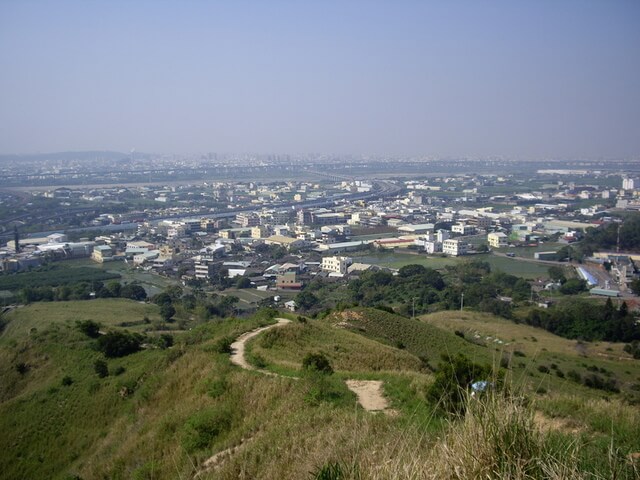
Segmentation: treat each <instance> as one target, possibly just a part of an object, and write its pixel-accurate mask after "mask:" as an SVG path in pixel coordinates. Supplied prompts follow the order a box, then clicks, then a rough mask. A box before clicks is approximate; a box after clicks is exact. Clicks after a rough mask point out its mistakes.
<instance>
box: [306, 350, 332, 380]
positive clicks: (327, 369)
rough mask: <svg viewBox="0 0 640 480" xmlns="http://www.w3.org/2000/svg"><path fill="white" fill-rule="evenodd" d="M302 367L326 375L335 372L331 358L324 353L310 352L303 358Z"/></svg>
mask: <svg viewBox="0 0 640 480" xmlns="http://www.w3.org/2000/svg"><path fill="white" fill-rule="evenodd" d="M302 368H304V369H305V370H309V371H313V372H319V373H322V374H324V375H331V374H332V373H333V367H331V363H329V359H328V358H327V357H325V356H324V355H323V354H322V353H308V354H307V355H305V357H304V359H303V360H302Z"/></svg>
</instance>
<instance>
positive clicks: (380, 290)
mask: <svg viewBox="0 0 640 480" xmlns="http://www.w3.org/2000/svg"><path fill="white" fill-rule="evenodd" d="M347 288H348V289H349V292H350V294H351V297H352V298H353V300H354V301H355V302H357V303H358V304H359V305H362V306H371V307H375V306H380V305H395V306H396V311H398V312H399V313H402V314H405V315H413V313H414V312H415V314H416V315H417V314H422V313H427V312H431V311H436V310H449V309H459V308H460V307H461V306H464V307H472V308H476V309H478V310H480V311H483V312H490V313H494V314H496V315H501V316H504V317H506V318H511V317H512V308H513V302H518V301H522V300H526V299H528V298H529V297H530V295H531V286H530V285H529V283H528V282H527V281H526V280H524V279H522V278H518V277H516V276H514V275H509V274H506V273H503V272H492V271H491V266H490V265H489V264H488V263H487V262H483V261H478V260H474V261H469V262H464V263H460V264H458V265H456V266H451V267H447V268H446V271H445V275H442V274H441V273H440V272H438V271H436V270H433V269H431V268H426V267H424V266H422V265H406V266H404V267H402V268H401V269H400V270H399V272H398V275H393V274H391V273H389V272H384V271H367V272H364V273H363V274H362V275H361V276H360V278H359V279H357V280H353V281H351V282H349V284H348V287H347ZM301 297H308V294H306V295H301ZM301 299H302V298H301ZM296 300H298V299H296ZM304 300H308V299H307V298H304ZM304 306H305V307H310V305H309V302H308V301H305V305H304Z"/></svg>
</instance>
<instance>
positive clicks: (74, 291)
mask: <svg viewBox="0 0 640 480" xmlns="http://www.w3.org/2000/svg"><path fill="white" fill-rule="evenodd" d="M17 297H18V301H19V302H21V303H25V304H28V303H33V302H64V301H68V300H88V299H90V298H129V299H131V300H138V301H140V300H145V299H146V298H147V292H146V291H145V289H144V288H143V287H142V286H141V285H138V284H135V283H127V284H125V285H120V282H117V281H111V282H108V283H107V284H106V285H105V284H104V283H102V282H98V281H92V282H77V283H74V284H71V285H66V284H65V285H61V286H59V287H51V286H42V287H31V286H28V287H25V288H23V289H21V290H20V291H19V292H18V295H17Z"/></svg>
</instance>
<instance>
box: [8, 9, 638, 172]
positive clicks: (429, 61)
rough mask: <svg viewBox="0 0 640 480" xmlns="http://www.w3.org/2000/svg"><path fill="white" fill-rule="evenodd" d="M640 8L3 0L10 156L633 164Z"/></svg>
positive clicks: (636, 149)
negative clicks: (348, 156)
mask: <svg viewBox="0 0 640 480" xmlns="http://www.w3.org/2000/svg"><path fill="white" fill-rule="evenodd" d="M638 25H640V2H638V1H635V0H632V1H613V0H612V1H589V0H580V1H562V0H554V1H545V0H537V1H533V0H532V1H518V0H511V1H473V2H471V1H469V2H465V1H441V2H440V1H433V2H427V1H386V2H381V1H349V0H344V1H320V2H311V1H307V2H305V1H297V2H294V1H253V2H250V1H228V2H213V1H212V2H205V1H180V2H178V1H154V2H144V1H135V2H120V1H108V2H106V1H105V2H99V1H82V2H80V1H78V2H71V1H64V0H60V1H50V2H44V1H29V0H26V1H17V0H15V1H12V0H4V1H0V68H1V71H2V74H1V75H0V152H3V153H26V152H50V151H63V150H85V149H91V150H95V149H105V150H107V149H109V150H120V151H128V150H129V149H131V148H136V149H137V150H139V151H147V152H166V153H169V152H171V153H197V152H261V153H306V152H321V153H353V154H360V153H362V154H390V155H431V156H435V157H438V156H489V155H501V156H505V157H510V158H514V159H519V158H520V159H533V158H619V157H631V156H635V157H638V156H639V155H640V28H639V27H638Z"/></svg>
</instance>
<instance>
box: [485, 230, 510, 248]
mask: <svg viewBox="0 0 640 480" xmlns="http://www.w3.org/2000/svg"><path fill="white" fill-rule="evenodd" d="M507 239H508V237H507V235H506V234H505V233H502V232H493V233H490V234H489V235H487V242H489V246H490V247H493V248H503V247H506V246H507Z"/></svg>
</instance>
